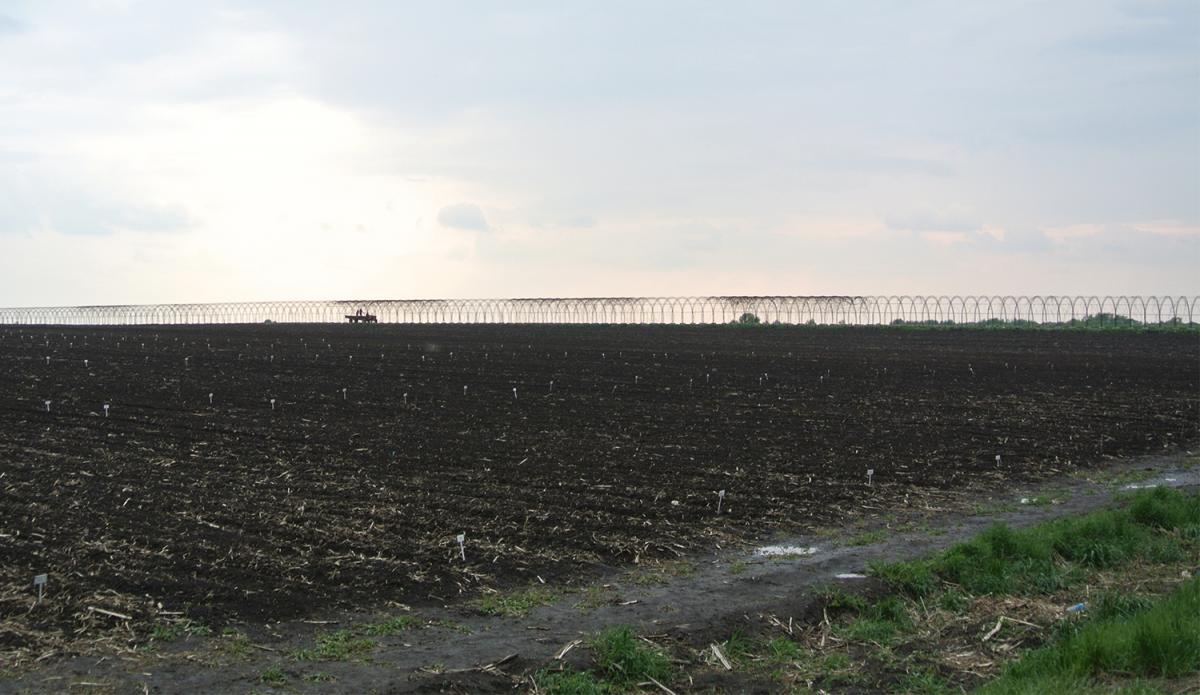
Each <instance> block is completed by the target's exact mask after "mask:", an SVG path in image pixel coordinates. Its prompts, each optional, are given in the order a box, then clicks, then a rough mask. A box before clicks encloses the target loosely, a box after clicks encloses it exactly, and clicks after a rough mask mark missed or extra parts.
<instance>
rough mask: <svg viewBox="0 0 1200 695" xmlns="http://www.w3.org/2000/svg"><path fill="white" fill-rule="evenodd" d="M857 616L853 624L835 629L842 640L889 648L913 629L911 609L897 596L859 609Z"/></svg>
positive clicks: (854, 617)
mask: <svg viewBox="0 0 1200 695" xmlns="http://www.w3.org/2000/svg"><path fill="white" fill-rule="evenodd" d="M854 613H855V614H854V615H853V616H852V617H851V618H850V619H849V620H846V621H839V623H838V625H837V626H835V633H836V634H837V635H838V636H839V637H841V638H842V639H846V640H850V641H852V642H873V643H877V644H889V643H891V641H892V640H893V639H894V638H895V637H896V636H897V635H898V634H901V633H905V632H909V631H911V630H912V628H913V622H912V618H911V617H910V616H909V614H908V608H907V607H906V606H905V605H904V602H903V601H902V600H901V599H900V598H898V597H896V596H887V597H884V598H882V599H880V600H878V601H875V602H874V603H867V604H866V605H864V606H861V607H857V608H856V609H855V611H854Z"/></svg>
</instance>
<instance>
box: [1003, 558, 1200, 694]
mask: <svg viewBox="0 0 1200 695" xmlns="http://www.w3.org/2000/svg"><path fill="white" fill-rule="evenodd" d="M1101 613H1102V614H1101V615H1098V616H1096V617H1094V618H1092V619H1090V620H1089V621H1087V622H1086V623H1085V624H1083V625H1082V626H1081V627H1080V628H1079V629H1078V630H1076V631H1074V632H1072V633H1068V634H1067V635H1066V636H1065V637H1063V638H1061V639H1059V640H1057V641H1055V642H1053V643H1052V644H1050V645H1048V646H1046V647H1043V648H1041V649H1038V650H1035V651H1033V652H1029V653H1028V654H1026V655H1025V656H1024V657H1022V658H1021V659H1020V660H1019V661H1017V662H1015V663H1013V664H1010V665H1009V666H1008V668H1006V669H1005V670H1004V673H1003V674H1002V675H1001V677H1000V678H999V679H997V680H996V681H993V682H992V683H989V684H987V685H986V686H984V687H983V688H982V689H981V690H980V691H979V692H980V693H983V694H984V695H1009V694H1012V693H1034V692H1088V691H1090V690H1092V689H1094V688H1096V686H1097V684H1098V683H1100V682H1103V681H1105V680H1107V679H1111V678H1113V677H1117V676H1119V677H1123V678H1131V677H1132V678H1139V679H1155V678H1180V677H1184V676H1188V675H1191V674H1194V673H1195V672H1197V671H1198V670H1200V578H1194V579H1192V580H1190V581H1188V582H1186V583H1184V584H1182V585H1181V586H1180V587H1179V588H1178V589H1176V590H1175V592H1174V593H1173V594H1171V595H1170V596H1168V597H1167V598H1165V599H1162V600H1160V601H1157V602H1154V603H1148V602H1144V601H1141V602H1139V601H1134V602H1131V603H1123V602H1120V601H1117V602H1115V603H1112V605H1110V606H1109V607H1107V608H1105V609H1102V611H1101ZM1133 685H1135V686H1137V687H1142V688H1144V687H1148V686H1147V685H1146V684H1144V683H1134V684H1133Z"/></svg>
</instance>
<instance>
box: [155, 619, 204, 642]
mask: <svg viewBox="0 0 1200 695" xmlns="http://www.w3.org/2000/svg"><path fill="white" fill-rule="evenodd" d="M211 633H212V630H211V629H209V627H208V626H207V625H205V624H203V623H199V622H196V621H195V620H191V619H189V618H184V619H182V620H176V621H174V622H169V623H156V624H155V625H154V627H153V628H151V629H150V641H151V642H174V641H175V640H177V639H179V638H181V637H188V636H191V635H196V636H199V637H203V636H205V635H209V634H211Z"/></svg>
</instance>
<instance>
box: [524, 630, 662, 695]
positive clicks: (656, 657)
mask: <svg viewBox="0 0 1200 695" xmlns="http://www.w3.org/2000/svg"><path fill="white" fill-rule="evenodd" d="M587 646H588V648H590V650H591V651H592V654H593V662H594V666H593V667H592V668H590V669H587V670H574V669H561V670H551V669H543V670H541V671H538V672H537V673H535V674H534V675H533V684H534V688H535V690H536V691H538V692H543V693H547V694H548V695H593V694H600V693H623V692H627V691H629V690H631V689H634V688H636V687H638V685H639V684H642V683H654V682H655V681H657V682H658V683H670V682H671V681H672V680H673V679H674V677H675V668H674V667H673V666H672V665H671V661H670V659H669V658H668V657H667V655H666V654H665V653H664V652H663V650H661V649H659V648H657V647H655V646H653V645H651V644H649V643H648V642H645V641H644V640H642V639H640V638H638V637H637V636H636V635H635V634H634V633H633V631H632V630H631V629H629V628H628V627H623V626H620V627H613V628H609V629H607V630H605V631H604V632H601V633H600V634H598V635H596V636H594V637H593V638H591V639H590V640H588V644H587Z"/></svg>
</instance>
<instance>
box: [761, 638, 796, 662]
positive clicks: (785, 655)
mask: <svg viewBox="0 0 1200 695" xmlns="http://www.w3.org/2000/svg"><path fill="white" fill-rule="evenodd" d="M763 646H764V647H765V649H764V650H763V651H764V653H765V656H766V658H767V660H768V662H769V663H771V664H773V665H780V664H787V663H790V662H793V661H798V660H799V659H800V658H801V657H802V656H803V655H804V652H803V650H801V649H800V645H798V644H796V643H795V642H793V641H792V640H790V639H788V638H786V637H776V638H775V639H773V640H770V641H768V642H767V643H766V644H765V645H763Z"/></svg>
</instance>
